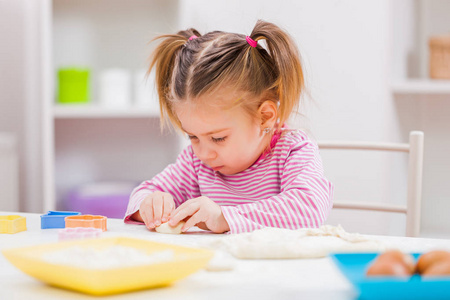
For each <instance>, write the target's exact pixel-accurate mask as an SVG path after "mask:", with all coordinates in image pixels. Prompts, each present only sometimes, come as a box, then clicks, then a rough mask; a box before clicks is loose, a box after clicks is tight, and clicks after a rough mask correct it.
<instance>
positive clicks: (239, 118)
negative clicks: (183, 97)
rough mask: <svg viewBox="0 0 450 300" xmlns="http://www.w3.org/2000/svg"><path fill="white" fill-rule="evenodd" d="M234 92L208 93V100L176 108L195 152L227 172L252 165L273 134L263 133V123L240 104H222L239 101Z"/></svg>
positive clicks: (211, 164) (227, 173)
mask: <svg viewBox="0 0 450 300" xmlns="http://www.w3.org/2000/svg"><path fill="white" fill-rule="evenodd" d="M234 94H235V93H232V92H231V93H230V92H229V91H227V90H220V91H219V92H217V93H215V94H214V95H213V96H211V95H208V99H206V96H204V97H200V98H199V99H196V100H195V101H185V102H183V103H182V104H180V105H179V106H178V107H177V109H176V110H175V112H176V114H177V116H178V119H179V120H180V122H181V125H182V128H183V130H184V132H186V134H187V135H188V137H189V139H190V140H191V143H192V148H193V150H194V153H195V155H196V156H197V157H198V158H199V159H200V160H201V161H202V162H203V163H204V164H206V165H208V166H209V167H211V168H212V169H213V170H214V171H218V172H220V173H222V174H224V175H231V174H236V173H239V172H241V171H244V170H245V169H247V168H248V167H250V166H251V165H252V164H253V163H254V162H255V161H256V160H257V159H258V157H259V156H260V155H261V153H262V152H263V151H264V149H266V147H267V146H268V144H269V142H270V135H269V134H264V133H263V131H262V128H261V124H260V122H258V121H255V120H254V119H252V118H251V117H249V115H248V114H246V113H245V112H244V110H243V109H242V108H241V107H240V106H237V107H235V108H232V109H224V107H223V106H222V105H221V104H223V103H230V102H226V101H233V100H236V99H237V98H236V99H234V96H236V95H234ZM230 95H231V96H230ZM199 103H202V104H199ZM203 103H213V105H207V104H203ZM214 104H216V105H214Z"/></svg>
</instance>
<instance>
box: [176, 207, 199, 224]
mask: <svg viewBox="0 0 450 300" xmlns="http://www.w3.org/2000/svg"><path fill="white" fill-rule="evenodd" d="M184 204H185V205H184ZM199 208H200V206H199V205H198V203H195V202H191V203H187V202H185V203H183V204H181V205H180V206H178V208H177V209H176V210H175V212H174V214H173V216H171V217H170V221H169V225H170V226H176V225H177V224H178V223H179V222H180V221H181V220H183V219H185V218H186V217H190V216H192V215H194V214H195V213H196V212H197V211H198V210H199Z"/></svg>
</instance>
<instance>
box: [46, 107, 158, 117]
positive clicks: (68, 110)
mask: <svg viewBox="0 0 450 300" xmlns="http://www.w3.org/2000/svg"><path fill="white" fill-rule="evenodd" d="M53 116H54V118H55V119H95V118H98V119H107V118H158V119H159V114H158V112H157V111H156V110H155V109H154V108H142V107H125V108H106V107H102V106H99V105H82V106H80V105H55V106H53Z"/></svg>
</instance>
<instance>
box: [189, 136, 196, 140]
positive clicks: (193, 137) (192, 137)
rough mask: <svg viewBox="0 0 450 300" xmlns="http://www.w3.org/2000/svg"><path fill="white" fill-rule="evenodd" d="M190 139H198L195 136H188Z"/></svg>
mask: <svg viewBox="0 0 450 300" xmlns="http://www.w3.org/2000/svg"><path fill="white" fill-rule="evenodd" d="M188 138H189V139H190V140H195V139H197V137H196V136H195V135H188Z"/></svg>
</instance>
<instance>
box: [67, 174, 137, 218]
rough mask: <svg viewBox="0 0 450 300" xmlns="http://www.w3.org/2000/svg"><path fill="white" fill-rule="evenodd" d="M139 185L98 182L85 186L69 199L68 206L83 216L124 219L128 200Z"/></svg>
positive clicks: (73, 192)
mask: <svg viewBox="0 0 450 300" xmlns="http://www.w3.org/2000/svg"><path fill="white" fill-rule="evenodd" d="M136 186H137V183H134V182H133V183H130V182H98V183H90V184H86V185H83V186H81V187H79V188H77V189H75V190H73V191H72V192H71V193H70V194H69V196H68V197H67V201H66V206H67V208H68V209H70V210H74V211H79V212H81V213H82V214H90V215H102V216H106V217H108V218H123V217H124V216H125V212H126V209H127V205H128V199H129V198H130V194H131V192H132V191H133V189H134V188H135V187H136Z"/></svg>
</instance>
